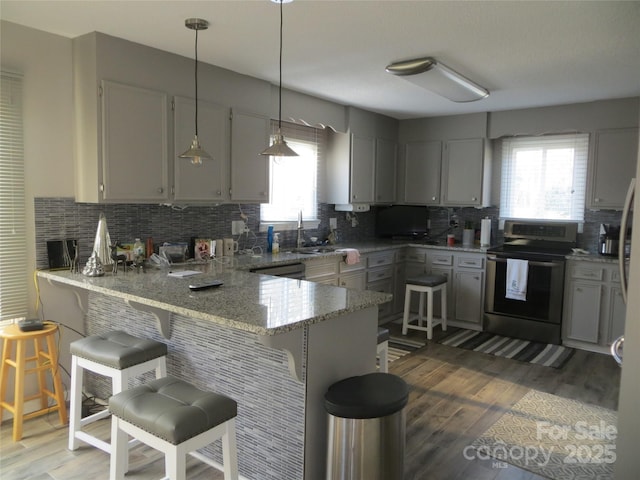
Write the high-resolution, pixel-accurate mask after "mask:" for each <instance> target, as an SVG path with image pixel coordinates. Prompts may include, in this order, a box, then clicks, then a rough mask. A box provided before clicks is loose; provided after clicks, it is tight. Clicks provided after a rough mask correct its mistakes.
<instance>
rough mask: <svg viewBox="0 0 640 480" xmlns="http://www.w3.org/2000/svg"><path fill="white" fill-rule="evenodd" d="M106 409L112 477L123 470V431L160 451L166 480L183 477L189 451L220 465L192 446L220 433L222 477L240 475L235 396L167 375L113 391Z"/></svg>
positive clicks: (233, 478)
mask: <svg viewBox="0 0 640 480" xmlns="http://www.w3.org/2000/svg"><path fill="white" fill-rule="evenodd" d="M109 410H110V411H111V413H112V416H111V438H112V441H113V452H112V453H111V469H110V476H109V478H110V480H122V479H124V474H125V473H126V472H127V465H128V458H127V457H128V453H129V452H128V450H127V434H129V435H131V436H132V437H134V438H136V439H138V440H140V441H141V442H143V443H145V444H147V445H149V446H150V447H153V448H155V449H156V450H159V451H161V452H163V453H164V455H165V468H166V471H165V475H166V476H167V477H168V478H169V479H170V480H184V479H185V478H186V456H187V454H188V453H190V454H191V455H192V456H194V457H196V458H197V459H199V460H201V461H203V462H205V463H206V464H207V465H211V466H213V467H214V468H216V469H219V467H220V466H219V465H218V464H216V463H215V462H214V461H213V460H211V459H209V458H208V457H205V456H204V455H202V454H200V453H198V452H195V450H197V449H200V448H203V447H206V446H207V445H209V444H210V443H212V442H214V441H216V440H218V439H222V461H223V468H224V478H225V480H237V479H238V460H237V448H236V427H235V418H236V415H237V414H238V404H237V403H236V402H235V400H233V399H231V398H229V397H226V396H224V395H218V394H216V393H212V392H204V391H202V390H199V389H197V388H196V387H194V386H193V385H191V384H189V383H187V382H184V381H182V380H178V379H177V378H173V377H165V378H161V379H159V380H152V381H151V382H149V383H146V384H145V385H141V386H139V387H135V388H132V389H130V390H126V391H124V392H121V393H119V394H117V395H114V396H113V397H111V398H110V399H109ZM159 419H162V420H161V421H159Z"/></svg>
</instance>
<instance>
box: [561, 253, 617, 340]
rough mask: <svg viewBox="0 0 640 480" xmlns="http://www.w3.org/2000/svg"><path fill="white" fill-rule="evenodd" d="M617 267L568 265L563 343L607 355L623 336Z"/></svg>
mask: <svg viewBox="0 0 640 480" xmlns="http://www.w3.org/2000/svg"><path fill="white" fill-rule="evenodd" d="M620 288H621V287H620V275H619V271H618V266H617V265H615V264H613V263H601V262H589V261H585V260H582V261H571V260H569V261H567V270H566V275H565V294H564V311H563V318H562V323H563V328H562V343H563V344H565V345H567V346H571V347H576V348H582V349H585V350H591V351H596V352H603V353H606V352H608V350H609V346H610V345H611V343H612V342H613V341H614V340H615V339H616V338H618V337H619V336H620V335H622V334H623V333H624V324H625V315H626V308H625V304H624V302H623V299H622V292H621V289H620Z"/></svg>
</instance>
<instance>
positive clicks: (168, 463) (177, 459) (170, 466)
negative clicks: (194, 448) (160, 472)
mask: <svg viewBox="0 0 640 480" xmlns="http://www.w3.org/2000/svg"><path fill="white" fill-rule="evenodd" d="M187 453H188V452H186V451H184V449H182V448H180V446H179V445H178V446H175V447H174V448H169V449H167V450H166V451H165V453H164V468H165V475H166V476H167V477H169V480H186V478H187Z"/></svg>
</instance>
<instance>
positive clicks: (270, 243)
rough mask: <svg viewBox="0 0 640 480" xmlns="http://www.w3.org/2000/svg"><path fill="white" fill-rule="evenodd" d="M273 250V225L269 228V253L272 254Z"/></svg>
mask: <svg viewBox="0 0 640 480" xmlns="http://www.w3.org/2000/svg"><path fill="white" fill-rule="evenodd" d="M272 250H273V225H269V228H267V253H271V252H272Z"/></svg>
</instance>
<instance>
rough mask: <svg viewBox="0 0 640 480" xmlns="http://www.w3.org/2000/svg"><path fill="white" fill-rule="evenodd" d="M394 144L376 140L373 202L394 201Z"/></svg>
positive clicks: (379, 139)
mask: <svg viewBox="0 0 640 480" xmlns="http://www.w3.org/2000/svg"><path fill="white" fill-rule="evenodd" d="M396 152H397V145H396V142H394V141H391V140H386V139H384V138H377V139H376V161H375V163H376V164H375V202H376V203H394V202H395V201H396Z"/></svg>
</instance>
